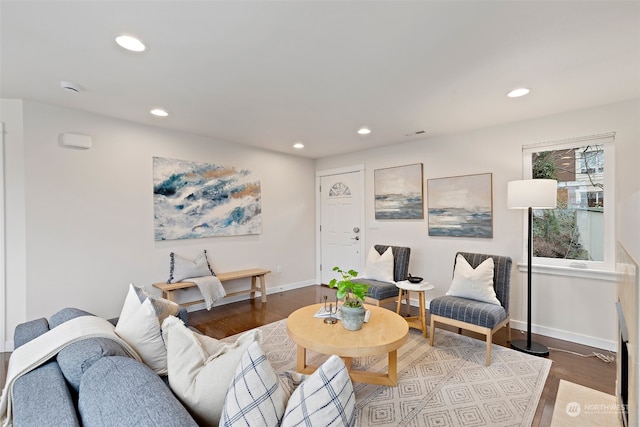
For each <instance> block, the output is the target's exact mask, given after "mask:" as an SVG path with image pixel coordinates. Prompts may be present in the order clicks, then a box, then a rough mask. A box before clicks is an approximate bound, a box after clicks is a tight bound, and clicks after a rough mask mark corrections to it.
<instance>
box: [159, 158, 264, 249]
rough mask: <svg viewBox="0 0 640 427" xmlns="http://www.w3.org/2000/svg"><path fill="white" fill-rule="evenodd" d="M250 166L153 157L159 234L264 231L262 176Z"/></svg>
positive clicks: (188, 235)
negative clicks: (239, 167)
mask: <svg viewBox="0 0 640 427" xmlns="http://www.w3.org/2000/svg"><path fill="white" fill-rule="evenodd" d="M250 175H251V172H250V171H248V170H240V171H237V170H235V168H232V167H226V166H219V165H214V164H210V163H198V162H192V161H186V160H176V159H167V158H163V157H154V158H153V215H154V235H155V240H174V239H196V238H201V237H213V236H237V235H244V234H260V233H261V232H262V221H261V207H260V203H261V202H260V182H259V181H254V180H252V179H251V178H250Z"/></svg>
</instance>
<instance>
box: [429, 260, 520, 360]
mask: <svg viewBox="0 0 640 427" xmlns="http://www.w3.org/2000/svg"><path fill="white" fill-rule="evenodd" d="M458 254H460V255H462V256H463V257H464V258H465V259H466V260H467V262H468V263H469V264H470V265H471V267H473V268H476V267H477V266H478V265H480V264H481V263H482V262H483V261H485V260H486V259H487V258H493V263H494V269H493V289H494V290H495V292H496V297H497V298H498V300H499V301H500V304H501V305H496V304H489V303H486V302H481V301H475V300H472V299H467V298H461V297H455V296H446V295H445V296H442V297H437V298H434V299H433V300H431V304H430V306H429V311H430V313H431V338H430V340H429V344H430V345H431V346H433V342H434V337H435V324H436V322H438V323H444V324H447V325H452V326H454V327H457V328H460V329H466V330H469V331H473V332H478V333H481V334H484V335H486V336H487V358H486V363H487V366H488V365H490V364H491V342H492V339H493V334H494V333H496V332H497V331H498V330H499V329H500V328H502V327H503V326H506V327H507V335H508V340H509V341H511V328H510V327H509V290H510V286H511V264H512V261H511V258H509V257H506V256H498V255H485V254H474V253H468V252H458V253H457V254H456V258H457V255H458ZM454 269H455V261H454Z"/></svg>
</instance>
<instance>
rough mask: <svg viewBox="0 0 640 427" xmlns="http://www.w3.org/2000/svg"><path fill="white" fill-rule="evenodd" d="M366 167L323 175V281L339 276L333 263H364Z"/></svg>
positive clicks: (358, 268)
mask: <svg viewBox="0 0 640 427" xmlns="http://www.w3.org/2000/svg"><path fill="white" fill-rule="evenodd" d="M362 177H363V171H362V170H359V171H355V172H348V173H341V174H336V175H327V176H321V177H320V199H321V201H320V241H321V249H320V250H321V257H320V259H321V261H320V263H321V264H320V266H321V268H320V271H321V280H322V283H324V284H328V283H329V281H330V280H331V279H332V278H334V277H338V274H337V273H335V272H333V267H335V266H338V267H340V268H341V269H343V270H350V269H354V270H356V271H358V272H360V273H362V266H363V259H364V258H363V245H364V235H363V231H364V227H363V225H364V224H363V223H362V221H363V216H362V212H363V206H362V200H363V191H364V189H363V179H362Z"/></svg>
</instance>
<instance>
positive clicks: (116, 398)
mask: <svg viewBox="0 0 640 427" xmlns="http://www.w3.org/2000/svg"><path fill="white" fill-rule="evenodd" d="M78 411H79V413H80V416H81V418H82V425H83V426H85V427H91V426H101V427H105V426H114V427H121V426H138V427H163V426H164V427H181V426H192V427H196V426H197V424H196V423H195V421H194V420H193V418H191V416H190V415H189V413H188V412H187V410H186V409H185V408H184V407H183V406H182V405H181V404H180V402H179V401H178V400H177V399H176V397H175V396H174V395H173V394H172V393H171V390H170V389H169V388H167V386H166V385H165V384H164V382H162V380H161V379H160V377H158V376H157V375H156V374H154V373H153V371H151V370H150V369H149V368H148V367H147V366H145V365H143V364H141V363H139V362H137V361H135V360H133V359H131V358H128V357H121V356H107V357H103V358H101V359H100V360H98V361H96V362H95V363H94V364H93V365H92V366H91V368H89V369H88V370H87V371H86V372H85V373H84V375H83V376H82V380H81V382H80V394H79V398H78Z"/></svg>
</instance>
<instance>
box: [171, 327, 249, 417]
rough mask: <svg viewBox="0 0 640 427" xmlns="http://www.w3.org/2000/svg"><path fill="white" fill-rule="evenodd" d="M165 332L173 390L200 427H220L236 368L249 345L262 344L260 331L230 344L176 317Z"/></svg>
mask: <svg viewBox="0 0 640 427" xmlns="http://www.w3.org/2000/svg"><path fill="white" fill-rule="evenodd" d="M162 329H163V334H164V336H165V341H166V342H167V368H168V374H169V384H170V386H171V389H172V390H173V392H174V393H175V394H176V396H178V398H179V399H180V401H182V403H183V404H184V405H185V406H186V407H187V408H188V409H189V411H190V412H191V414H192V415H193V417H194V418H195V419H196V420H197V421H198V424H200V425H207V426H208V425H213V426H217V425H218V423H219V421H220V416H221V414H222V407H223V405H224V400H225V396H226V394H227V388H228V387H229V384H231V380H232V379H233V375H234V373H235V371H236V367H237V366H238V364H239V363H240V359H241V358H242V355H243V354H244V352H245V350H246V349H247V348H248V347H249V345H250V344H251V343H253V342H254V341H257V342H260V337H261V332H260V330H258V329H253V330H251V331H248V332H246V333H244V334H242V335H241V336H240V337H239V338H238V339H237V340H236V342H234V343H227V342H221V341H219V340H216V339H215V338H211V337H208V336H206V335H201V334H198V333H195V332H193V331H191V330H190V329H189V328H187V327H186V326H185V325H184V324H183V323H182V322H181V321H180V320H179V319H177V318H176V317H168V318H167V319H166V320H165V321H164V323H163V324H162Z"/></svg>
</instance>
